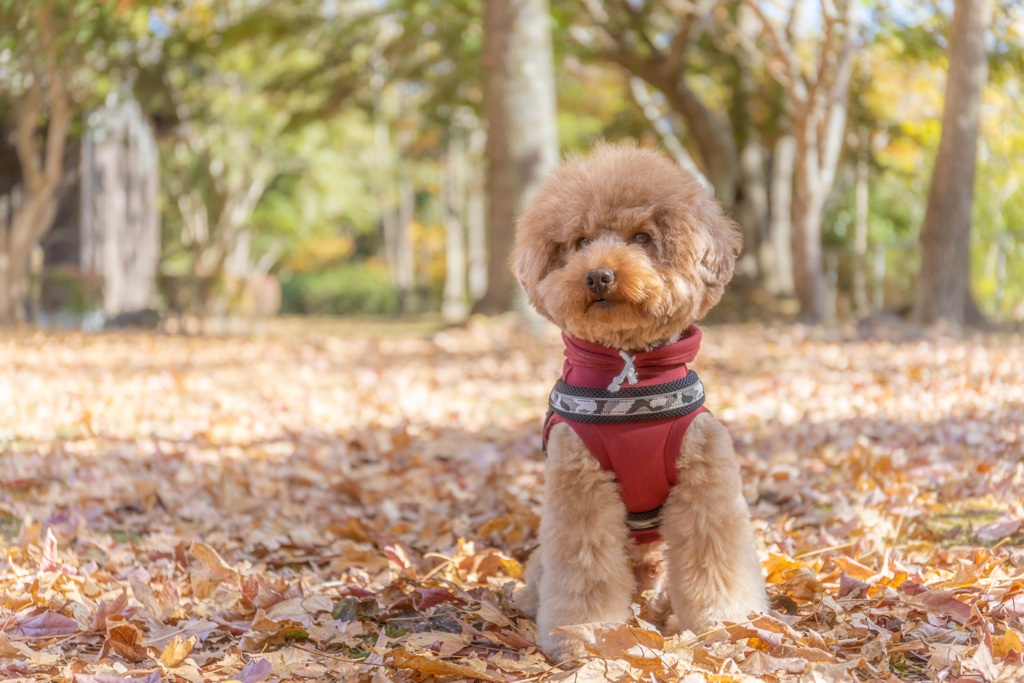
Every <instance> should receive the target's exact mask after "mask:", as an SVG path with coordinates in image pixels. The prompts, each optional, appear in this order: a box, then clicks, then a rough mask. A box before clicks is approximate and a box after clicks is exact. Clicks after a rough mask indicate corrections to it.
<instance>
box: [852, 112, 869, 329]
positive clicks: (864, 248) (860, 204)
mask: <svg viewBox="0 0 1024 683" xmlns="http://www.w3.org/2000/svg"><path fill="white" fill-rule="evenodd" d="M868 170H869V169H868V136H867V133H866V131H861V135H860V144H859V148H858V150H857V171H856V173H857V178H856V182H855V184H854V219H853V259H854V261H853V306H854V309H855V310H856V311H857V315H858V316H861V317H864V316H866V315H867V314H868V313H869V312H870V311H869V307H868V278H867V267H868V264H867V256H868V181H869V180H870V177H869V174H868Z"/></svg>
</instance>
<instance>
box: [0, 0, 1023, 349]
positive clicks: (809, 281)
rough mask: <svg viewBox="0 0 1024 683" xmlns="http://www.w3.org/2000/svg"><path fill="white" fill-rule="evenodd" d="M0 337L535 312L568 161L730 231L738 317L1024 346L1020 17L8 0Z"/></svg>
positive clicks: (713, 1)
mask: <svg viewBox="0 0 1024 683" xmlns="http://www.w3.org/2000/svg"><path fill="white" fill-rule="evenodd" d="M0 8H2V9H0V133H2V134H0V323H3V324H6V325H12V324H22V323H30V324H34V325H41V326H47V327H56V328H77V327H81V328H85V329H91V330H95V329H101V328H103V327H118V326H141V327H158V326H162V327H163V328H164V329H168V330H172V331H174V330H183V331H200V330H207V331H211V330H214V331H216V330H224V329H231V326H232V325H233V324H236V323H238V322H239V321H242V322H243V324H244V321H249V320H253V319H260V318H266V317H269V316H274V315H278V314H304V315H317V316H321V315H343V316H368V315H381V316H424V315H426V316H435V317H437V316H443V318H444V320H446V321H452V322H457V321H459V320H462V319H465V318H466V317H467V316H469V315H471V314H473V313H482V314H488V315H491V314H499V313H503V312H505V311H510V310H515V309H516V308H517V307H519V306H522V303H521V301H520V300H519V298H518V296H517V294H516V290H517V287H516V285H515V283H514V280H513V279H512V276H511V275H510V273H509V272H508V268H507V265H506V262H507V255H508V250H509V248H510V244H511V235H512V226H513V223H514V217H515V215H516V213H517V212H518V211H519V210H520V208H521V207H522V205H523V202H524V201H526V200H527V199H528V198H529V196H530V192H531V191H532V189H533V187H535V185H536V183H537V181H538V179H540V178H542V177H543V176H544V174H545V173H547V172H548V171H549V170H550V168H551V167H552V166H553V165H554V164H555V163H557V160H558V159H559V157H560V156H561V155H564V154H566V153H572V152H582V151H585V150H586V149H587V148H589V147H590V146H591V145H593V144H594V143H596V142H598V141H600V140H608V141H628V142H631V143H633V144H639V145H644V146H650V147H660V148H662V149H664V150H665V151H666V152H667V153H669V154H670V155H672V156H673V157H674V158H676V159H677V160H678V161H679V163H680V164H682V165H684V166H686V167H687V168H690V169H691V170H692V171H693V172H695V173H697V174H698V175H699V176H700V177H701V178H702V179H703V181H704V182H705V183H706V184H707V185H708V186H709V187H710V188H711V189H712V190H713V191H714V193H715V194H716V196H717V197H718V198H719V200H720V201H721V202H722V203H723V205H725V206H726V208H727V209H728V211H729V212H730V213H731V214H732V215H733V216H734V217H735V219H736V220H737V222H738V223H739V224H740V226H741V227H742V229H743V233H744V235H745V248H744V252H743V256H742V259H741V261H740V263H739V267H738V269H737V277H736V280H735V281H734V283H733V287H732V292H731V294H730V296H729V298H728V300H727V302H725V303H723V307H722V308H723V310H722V312H721V314H722V315H726V316H728V315H730V314H731V315H734V316H736V317H741V316H742V317H747V316H757V317H764V316H778V317H782V318H786V319H795V318H800V319H803V320H806V321H810V322H829V321H844V320H865V319H871V317H872V316H880V315H881V316H893V317H894V318H899V319H913V320H916V321H918V322H931V321H933V320H936V319H940V318H947V319H949V320H951V321H952V322H954V323H958V324H959V323H972V322H975V323H977V322H983V321H991V322H1010V321H1014V320H1017V321H1019V320H1021V319H1024V258H1022V257H1024V189H1022V187H1021V180H1022V175H1024V165H1022V163H1021V161H1020V160H1021V158H1022V155H1024V97H1022V96H1024V92H1022V90H1024V68H1022V53H1024V8H1022V5H1021V3H1020V2H1019V1H1018V0H994V1H993V0H956V2H955V3H954V2H950V1H948V0H935V1H925V2H917V1H912V0H893V1H892V2H879V1H876V0H821V1H818V0H813V1H812V0H806V1H805V0H741V1H737V0H552V1H551V3H550V4H549V3H548V2H547V0H333V1H332V0H225V1H217V2H213V1H204V0H177V1H170V2H147V1H145V0H110V1H103V0H93V1H91V2H88V1H84V0H74V1H73V0H48V1H41V0H0Z"/></svg>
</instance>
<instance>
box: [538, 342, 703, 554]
mask: <svg viewBox="0 0 1024 683" xmlns="http://www.w3.org/2000/svg"><path fill="white" fill-rule="evenodd" d="M562 340H563V341H564V342H565V365H564V366H563V368H562V379H561V381H560V382H559V383H558V384H556V385H555V388H554V390H552V392H551V398H550V399H549V404H550V408H551V412H549V413H548V417H547V419H546V421H545V424H544V445H545V447H546V446H547V441H548V434H549V433H550V431H551V428H552V427H553V426H554V425H556V424H558V423H560V422H564V423H566V424H568V425H569V426H570V427H571V428H572V430H573V431H574V432H576V434H577V435H578V436H579V437H580V439H582V440H583V443H584V445H586V447H587V449H588V450H589V451H590V452H591V454H592V455H593V456H594V457H595V458H597V461H598V462H599V463H600V464H601V468H602V469H605V470H608V471H610V472H614V473H615V477H616V478H617V479H618V481H619V486H620V489H621V491H622V500H623V502H624V503H625V505H626V510H627V511H628V512H629V513H630V514H629V525H630V529H631V533H632V535H633V538H634V539H635V540H636V542H637V543H649V542H652V541H656V540H658V539H659V538H660V534H659V533H658V526H659V524H660V515H659V512H660V509H661V506H662V505H663V504H664V503H665V500H666V499H667V498H668V494H669V491H670V490H671V488H672V486H673V485H674V484H675V483H676V482H677V481H678V478H679V477H678V471H677V469H676V461H677V460H678V459H679V453H680V449H681V448H682V443H683V437H684V436H685V435H686V430H687V428H688V427H689V426H690V424H691V423H692V422H693V420H694V418H695V417H697V415H699V414H701V413H704V412H708V410H707V408H704V407H703V404H704V389H703V385H702V384H701V382H700V380H699V378H697V375H696V373H694V372H693V371H691V370H690V369H689V368H688V367H687V363H690V362H692V361H693V359H694V358H695V357H696V356H697V351H698V350H699V349H700V340H701V331H700V329H699V328H698V327H697V326H696V325H691V326H690V327H689V328H687V330H686V331H685V332H684V333H683V337H682V339H680V340H679V341H677V342H673V343H671V344H666V345H665V346H661V347H659V348H656V349H654V350H653V351H648V352H646V353H638V354H636V356H632V357H631V360H632V366H633V368H635V373H629V370H630V368H629V364H628V362H627V360H626V359H625V358H624V357H623V355H621V354H620V352H619V351H616V350H615V349H610V348H607V347H604V346H599V345H597V344H592V343H590V342H586V341H583V340H581V339H575V338H573V337H569V336H566V335H564V334H563V335H562ZM631 374H632V376H630V375H631ZM620 381H621V388H617V387H616V386H615V385H616V384H617V383H618V382H620ZM627 382H628V384H627Z"/></svg>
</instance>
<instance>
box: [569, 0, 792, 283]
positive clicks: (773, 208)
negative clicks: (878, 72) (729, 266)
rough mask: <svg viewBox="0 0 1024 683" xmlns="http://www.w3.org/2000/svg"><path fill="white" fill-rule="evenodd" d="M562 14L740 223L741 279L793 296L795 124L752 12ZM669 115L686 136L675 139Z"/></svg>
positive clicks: (629, 7) (587, 2) (700, 5)
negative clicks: (628, 79)
mask: <svg viewBox="0 0 1024 683" xmlns="http://www.w3.org/2000/svg"><path fill="white" fill-rule="evenodd" d="M559 12H560V13H561V16H562V22H563V23H565V24H568V25H569V26H570V29H569V33H570V34H571V35H572V36H574V37H575V38H576V39H577V42H578V43H579V44H580V45H581V47H582V49H583V53H584V55H586V56H587V57H589V58H592V59H593V58H598V59H604V60H608V61H610V62H612V63H615V64H618V65H619V66H621V67H622V68H624V69H625V70H626V71H627V72H628V73H630V74H631V75H632V76H633V77H634V80H633V81H632V83H631V89H632V92H633V94H634V97H635V98H636V99H637V103H638V104H639V105H640V106H641V107H642V109H643V111H644V113H645V115H646V116H647V118H648V119H649V120H650V122H651V125H652V126H653V127H654V128H655V129H656V130H658V132H659V134H660V136H661V139H662V144H663V145H665V147H666V148H667V149H669V150H670V151H671V152H672V153H673V154H674V155H675V156H676V158H677V159H678V160H679V161H680V164H682V165H683V166H684V167H687V168H688V169H690V170H691V171H694V172H696V173H698V175H703V176H704V177H706V180H707V182H708V184H709V185H710V186H711V187H712V188H713V189H714V191H715V195H716V196H717V197H718V199H719V201H721V202H722V204H723V205H724V206H725V207H726V208H727V209H728V210H729V211H730V213H732V215H733V216H734V217H735V218H736V220H737V222H738V223H739V224H740V226H741V228H742V229H743V234H744V251H743V255H742V256H741V259H740V262H739V263H738V264H737V272H739V273H742V274H745V275H747V276H752V277H756V278H759V279H760V280H761V281H762V283H763V284H764V285H765V286H766V287H767V288H769V290H770V291H771V292H772V293H775V294H780V295H788V294H791V293H792V273H791V266H790V264H791V263H792V258H791V255H790V253H791V250H792V245H791V243H790V240H789V239H788V236H789V234H790V226H789V220H790V215H789V195H790V186H791V184H792V168H793V165H792V163H791V162H790V160H791V158H792V152H791V150H792V145H791V144H787V139H786V133H787V131H788V129H789V118H790V117H789V112H788V107H787V106H786V103H785V102H784V101H783V100H784V98H783V97H782V96H781V93H780V92H779V91H778V88H777V87H773V84H772V83H771V82H770V79H767V80H768V81H769V82H765V81H766V78H765V76H764V64H763V57H762V56H761V50H760V49H759V48H757V47H756V46H755V45H754V39H755V37H756V35H757V33H758V21H757V19H756V18H755V17H754V15H753V14H752V12H751V11H750V9H749V8H748V7H746V6H745V5H743V3H741V2H739V1H732V0H702V1H699V2H671V3H658V2H632V1H631V0H577V2H574V3H565V4H562V5H559ZM647 86H650V87H651V88H653V89H654V90H655V92H656V94H657V97H652V96H651V94H650V93H648V91H647ZM662 103H664V105H665V106H666V107H667V109H668V112H663V111H661V109H662V107H661V106H660V105H661V104H662ZM669 113H671V114H672V115H673V116H674V117H677V118H678V120H679V121H681V122H682V123H683V124H684V126H685V130H686V133H687V135H686V136H677V135H674V134H672V135H670V134H668V133H669V129H670V128H671V126H670V125H669V124H668V123H667V122H668V121H669V120H670V117H669V116H668V114H669ZM683 141H685V144H681V143H682V142H683ZM690 152H692V153H693V154H694V157H695V161H696V163H694V162H693V161H691V160H690V154H689V153H690ZM698 169H699V170H698Z"/></svg>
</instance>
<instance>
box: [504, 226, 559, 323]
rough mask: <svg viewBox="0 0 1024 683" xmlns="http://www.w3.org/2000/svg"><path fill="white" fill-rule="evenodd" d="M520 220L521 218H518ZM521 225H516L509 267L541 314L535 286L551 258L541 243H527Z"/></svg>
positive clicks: (546, 270) (549, 267)
mask: <svg viewBox="0 0 1024 683" xmlns="http://www.w3.org/2000/svg"><path fill="white" fill-rule="evenodd" d="M519 220H520V221H522V220H523V218H520V219H519ZM524 232H526V231H524V230H523V229H522V226H517V230H516V241H515V244H514V245H513V247H512V254H511V255H510V256H509V260H508V262H509V267H510V268H511V269H512V273H513V275H515V276H516V280H518V281H519V285H520V286H521V287H522V288H523V291H525V292H526V298H527V300H528V301H529V302H530V303H531V304H532V305H533V307H534V308H537V310H538V312H540V313H541V314H543V311H541V310H540V308H539V304H538V302H537V296H536V295H537V286H538V285H539V284H540V281H541V280H543V279H544V278H545V277H547V274H548V272H550V270H551V265H552V264H551V258H550V254H549V253H548V250H546V249H544V246H543V245H542V244H528V243H527V239H525V238H526V237H527V235H525V234H524Z"/></svg>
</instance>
